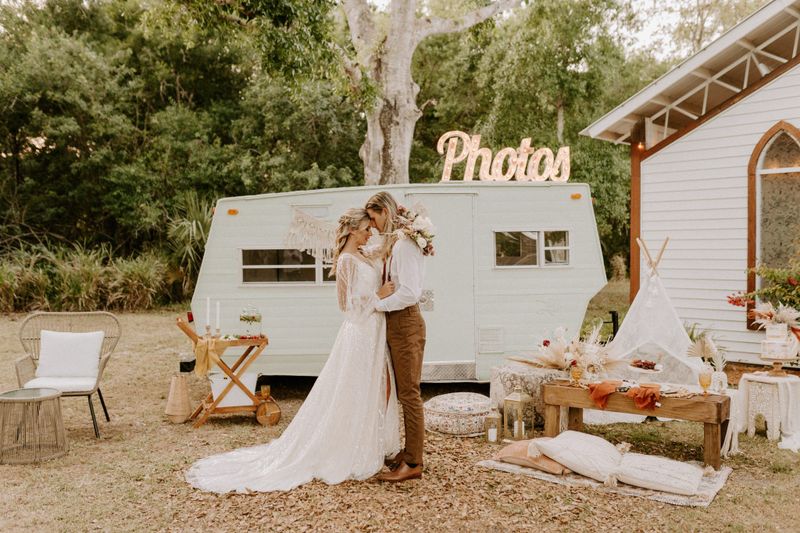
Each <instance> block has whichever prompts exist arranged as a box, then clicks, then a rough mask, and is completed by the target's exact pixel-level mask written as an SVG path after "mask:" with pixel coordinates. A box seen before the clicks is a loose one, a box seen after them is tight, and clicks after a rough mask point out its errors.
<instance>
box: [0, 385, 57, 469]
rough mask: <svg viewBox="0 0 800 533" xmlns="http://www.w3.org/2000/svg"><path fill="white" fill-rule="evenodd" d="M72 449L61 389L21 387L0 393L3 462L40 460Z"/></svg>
mask: <svg viewBox="0 0 800 533" xmlns="http://www.w3.org/2000/svg"><path fill="white" fill-rule="evenodd" d="M68 449H69V447H68V445H67V436H66V434H65V433H64V422H63V420H62V419H61V392H59V391H57V390H55V389H19V390H13V391H10V392H4V393H2V394H0V463H5V464H21V463H38V462H40V461H47V460H48V459H54V458H56V457H61V456H62V455H64V454H66V453H67V450H68Z"/></svg>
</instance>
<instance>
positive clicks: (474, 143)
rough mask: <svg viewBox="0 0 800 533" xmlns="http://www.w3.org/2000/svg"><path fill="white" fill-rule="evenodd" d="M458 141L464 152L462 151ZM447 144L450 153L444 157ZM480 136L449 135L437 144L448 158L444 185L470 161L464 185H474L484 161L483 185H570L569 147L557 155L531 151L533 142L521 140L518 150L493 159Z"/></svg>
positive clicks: (546, 150) (512, 149)
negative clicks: (477, 166) (477, 167)
mask: <svg viewBox="0 0 800 533" xmlns="http://www.w3.org/2000/svg"><path fill="white" fill-rule="evenodd" d="M459 141H461V143H460V144H461V150H460V151H459V150H458V148H459ZM445 143H447V149H446V150H447V153H446V154H445ZM480 144H481V136H480V135H472V136H470V135H468V134H466V133H464V132H463V131H448V132H447V133H445V134H444V135H442V136H441V137H439V142H438V143H437V144H436V150H437V151H438V152H439V154H442V155H444V156H445V158H444V171H443V172H442V181H450V174H451V173H452V171H453V165H455V164H456V163H460V162H461V161H464V160H465V159H466V160H467V166H466V168H465V169H464V181H472V177H473V174H474V173H475V163H476V162H477V161H478V158H480V160H481V166H480V170H479V171H478V179H480V180H481V181H509V180H510V179H511V178H515V179H516V180H517V181H545V180H551V181H567V180H568V179H569V172H570V166H569V146H562V147H561V148H559V149H558V152H557V153H556V154H555V155H554V154H553V151H552V150H551V149H550V148H539V149H533V148H531V139H530V137H527V138H525V139H522V142H520V145H519V148H503V149H502V150H500V151H499V152H497V155H495V156H494V158H493V157H492V151H491V150H490V149H489V148H481V147H480Z"/></svg>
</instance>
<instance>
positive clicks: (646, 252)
mask: <svg viewBox="0 0 800 533" xmlns="http://www.w3.org/2000/svg"><path fill="white" fill-rule="evenodd" d="M636 242H637V243H638V244H639V248H641V249H642V251H643V252H644V257H645V259H647V266H649V267H650V268H652V269H653V270H655V266H654V265H653V258H652V257H651V256H650V250H648V249H647V245H646V244H645V243H644V242H643V241H642V239H640V238H639V237H636Z"/></svg>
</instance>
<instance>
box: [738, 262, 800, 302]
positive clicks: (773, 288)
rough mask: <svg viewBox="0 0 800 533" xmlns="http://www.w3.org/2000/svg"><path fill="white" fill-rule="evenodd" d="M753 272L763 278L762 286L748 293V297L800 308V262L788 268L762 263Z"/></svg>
mask: <svg viewBox="0 0 800 533" xmlns="http://www.w3.org/2000/svg"><path fill="white" fill-rule="evenodd" d="M752 272H753V273H755V275H756V276H758V277H760V278H761V280H762V286H761V288H760V289H756V290H755V291H753V292H751V293H748V294H746V295H745V297H746V298H749V299H751V300H756V299H758V300H761V301H766V302H769V303H771V304H773V305H778V304H784V305H788V306H789V307H794V308H795V309H800V262H794V263H792V264H791V265H789V266H788V267H787V268H774V267H768V266H766V265H760V266H757V267H756V268H754V269H752Z"/></svg>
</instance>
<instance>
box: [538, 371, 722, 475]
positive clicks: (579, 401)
mask: <svg viewBox="0 0 800 533" xmlns="http://www.w3.org/2000/svg"><path fill="white" fill-rule="evenodd" d="M542 389H543V390H542V396H543V397H544V403H545V422H544V434H545V436H547V437H555V436H556V435H558V433H559V432H560V431H559V427H560V422H561V421H560V411H561V409H560V408H561V407H568V408H569V414H568V415H567V416H568V424H567V427H568V428H569V429H572V430H575V431H581V430H582V429H583V410H584V409H599V407H597V404H595V403H594V401H593V400H592V398H591V396H590V395H589V390H588V389H584V388H581V387H572V386H570V385H569V382H568V381H562V380H559V381H554V382H551V383H548V384H546V385H544V386H543V387H542ZM660 403H661V406H660V407H657V408H656V409H655V410H653V411H646V410H642V409H638V408H637V407H636V406H635V405H634V403H633V399H632V398H628V397H627V396H625V394H624V393H622V392H615V393H613V394H611V396H609V397H608V406H607V407H606V408H605V409H604V411H609V412H613V413H630V414H636V415H650V416H661V417H665V418H674V419H677V420H687V421H690V422H702V423H703V425H704V430H705V438H704V442H703V460H704V462H705V464H707V465H711V466H713V467H714V468H715V469H717V470H719V468H720V466H721V464H722V461H721V459H720V449H721V448H722V443H723V439H724V438H725V434H726V433H727V431H728V421H729V419H730V412H731V399H730V398H729V397H728V396H724V395H718V394H709V395H707V396H703V395H702V394H698V395H696V396H692V397H691V398H669V397H663V396H662V397H661V400H660Z"/></svg>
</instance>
